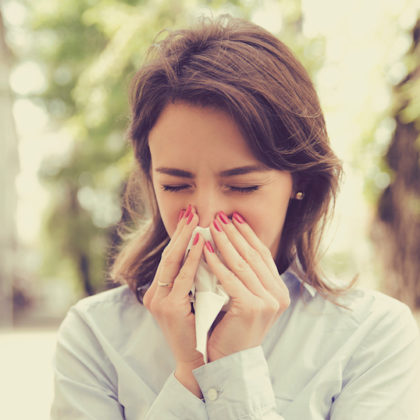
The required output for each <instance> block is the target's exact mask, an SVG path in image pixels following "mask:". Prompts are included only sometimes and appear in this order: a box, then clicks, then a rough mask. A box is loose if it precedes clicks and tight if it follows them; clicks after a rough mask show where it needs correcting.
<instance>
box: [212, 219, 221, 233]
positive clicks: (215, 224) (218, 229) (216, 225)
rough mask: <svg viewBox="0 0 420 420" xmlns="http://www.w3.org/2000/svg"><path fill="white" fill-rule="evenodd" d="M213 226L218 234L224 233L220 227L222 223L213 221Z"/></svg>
mask: <svg viewBox="0 0 420 420" xmlns="http://www.w3.org/2000/svg"><path fill="white" fill-rule="evenodd" d="M213 226H214V227H215V228H216V230H217V231H218V232H222V226H220V223H219V222H218V221H217V220H213Z"/></svg>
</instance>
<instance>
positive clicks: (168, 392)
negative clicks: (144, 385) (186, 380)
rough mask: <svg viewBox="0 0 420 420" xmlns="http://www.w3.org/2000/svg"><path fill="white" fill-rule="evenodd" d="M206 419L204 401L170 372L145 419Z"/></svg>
mask: <svg viewBox="0 0 420 420" xmlns="http://www.w3.org/2000/svg"><path fill="white" fill-rule="evenodd" d="M162 419H165V420H179V419H183V420H208V417H207V412H206V407H205V404H204V402H203V401H202V400H201V399H200V398H197V397H196V396H195V395H194V394H193V393H192V392H190V391H189V390H188V389H187V388H185V387H184V385H182V384H181V383H180V382H179V381H178V380H177V379H176V378H175V375H174V373H172V374H171V375H170V376H169V378H168V379H167V381H166V382H165V385H164V386H163V388H162V390H161V391H160V392H159V395H158V396H157V397H156V399H155V401H154V402H153V404H152V406H151V407H150V410H149V411H148V413H147V415H146V418H145V420H162Z"/></svg>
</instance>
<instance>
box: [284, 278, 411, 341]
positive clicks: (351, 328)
mask: <svg viewBox="0 0 420 420" xmlns="http://www.w3.org/2000/svg"><path fill="white" fill-rule="evenodd" d="M285 279H286V284H287V286H288V287H289V291H290V292H291V297H292V302H293V301H294V302H293V303H292V308H291V311H293V312H294V313H295V315H296V316H297V318H298V319H299V325H300V327H299V328H303V327H304V326H305V327H306V329H308V330H313V328H314V323H316V327H317V330H318V331H320V332H322V333H323V334H325V337H327V336H328V337H330V336H331V334H333V335H337V337H340V340H345V339H348V338H350V337H352V339H354V340H355V342H359V344H362V343H364V344H366V345H368V344H369V343H374V342H375V340H376V342H377V343H380V342H381V343H382V344H383V345H397V344H401V343H408V342H411V341H413V340H415V339H416V338H417V337H418V336H419V329H418V326H417V323H416V321H415V320H414V317H413V315H412V313H411V311H410V309H409V307H408V306H407V305H405V304H404V303H402V302H400V301H398V300H397V299H394V298H392V297H390V296H387V295H385V294H383V293H381V292H378V291H374V290H369V289H364V288H354V289H351V290H349V291H347V292H344V293H343V294H342V295H340V296H339V297H337V298H336V299H335V302H333V299H331V300H329V299H326V298H325V297H323V296H322V295H321V294H320V293H319V292H317V291H316V290H315V289H313V288H311V287H310V286H309V288H308V287H305V284H304V283H303V281H302V280H300V279H299V277H297V276H296V275H295V274H294V273H288V276H286V278H285ZM299 283H300V285H299ZM346 337H347V338H346Z"/></svg>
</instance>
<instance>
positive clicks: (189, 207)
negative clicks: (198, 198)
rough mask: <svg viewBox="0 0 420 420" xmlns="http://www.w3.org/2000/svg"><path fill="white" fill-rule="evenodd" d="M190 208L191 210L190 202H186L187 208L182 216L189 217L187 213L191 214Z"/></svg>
mask: <svg viewBox="0 0 420 420" xmlns="http://www.w3.org/2000/svg"><path fill="white" fill-rule="evenodd" d="M191 210H192V207H191V204H188V207H187V210H186V211H185V213H184V217H185V218H186V219H187V218H188V217H189V215H190V214H191Z"/></svg>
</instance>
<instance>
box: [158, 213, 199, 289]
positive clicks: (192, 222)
mask: <svg viewBox="0 0 420 420" xmlns="http://www.w3.org/2000/svg"><path fill="white" fill-rule="evenodd" d="M186 214H187V213H186ZM180 224H181V230H180V232H179V234H178V237H177V238H176V239H175V240H174V241H171V244H170V246H168V247H166V248H165V250H164V251H163V253H162V259H161V262H160V270H159V276H155V281H156V283H157V282H163V283H171V282H173V281H174V280H175V278H176V276H177V275H178V273H179V271H180V269H181V266H182V263H183V261H184V256H185V251H186V248H187V246H188V243H189V241H190V239H191V235H192V232H193V230H194V229H195V228H196V226H197V224H198V216H197V213H196V212H195V210H194V209H192V210H191V213H190V214H189V215H188V216H185V215H184V217H183V219H182V220H181V221H180ZM156 287H157V289H156V296H157V297H163V296H167V295H168V294H169V292H170V290H171V287H163V286H158V285H156Z"/></svg>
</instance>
